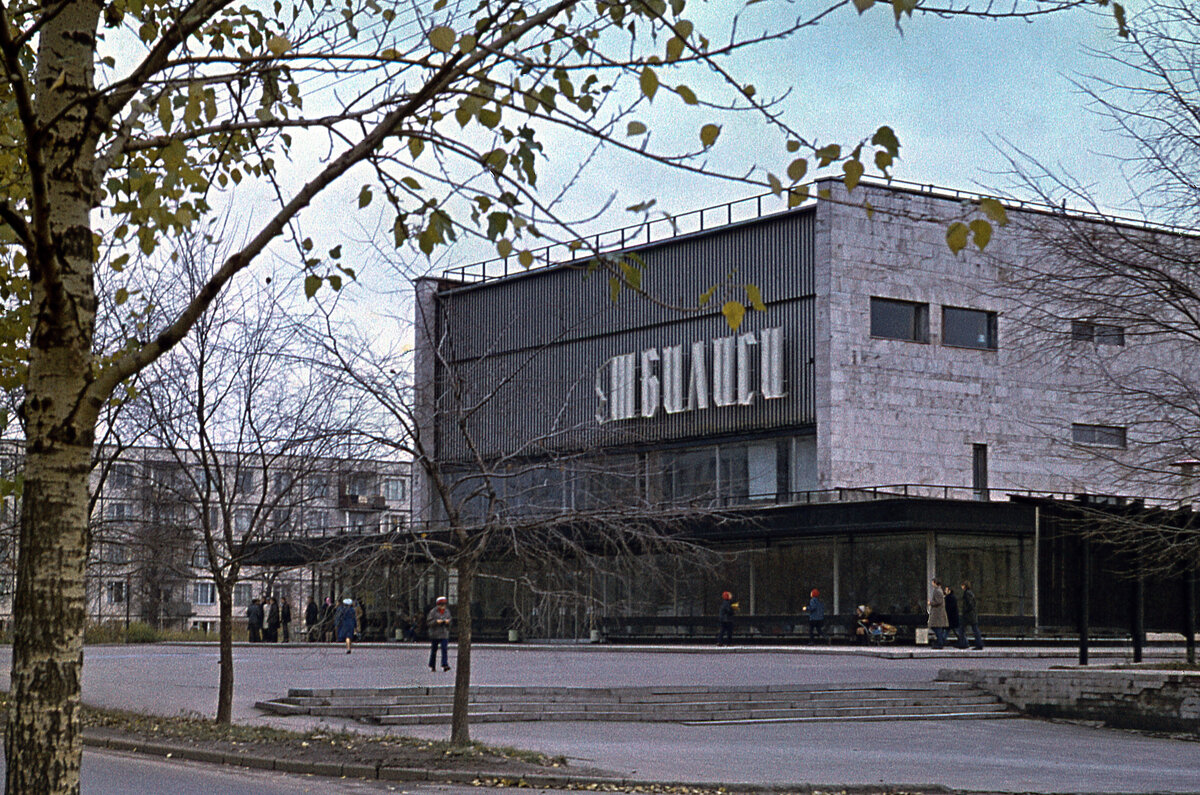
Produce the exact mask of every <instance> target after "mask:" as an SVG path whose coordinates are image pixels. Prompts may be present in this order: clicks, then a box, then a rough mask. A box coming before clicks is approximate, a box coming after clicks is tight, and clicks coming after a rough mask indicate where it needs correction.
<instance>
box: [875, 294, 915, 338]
mask: <svg viewBox="0 0 1200 795" xmlns="http://www.w3.org/2000/svg"><path fill="white" fill-rule="evenodd" d="M871 336H872V337H881V338H883V339H889V340H908V341H910V342H928V341H929V305H928V304H918V303H915V302H913V301H896V300H893V299H891V298H872V299H871Z"/></svg>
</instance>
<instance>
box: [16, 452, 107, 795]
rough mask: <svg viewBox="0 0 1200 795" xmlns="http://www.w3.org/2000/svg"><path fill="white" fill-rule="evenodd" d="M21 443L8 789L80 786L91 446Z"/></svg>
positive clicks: (58, 789) (41, 791) (53, 790)
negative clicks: (23, 447) (43, 447)
mask: <svg viewBox="0 0 1200 795" xmlns="http://www.w3.org/2000/svg"><path fill="white" fill-rule="evenodd" d="M42 443H43V440H38V439H30V440H29V441H28V443H27V445H26V461H25V490H24V494H23V500H22V510H21V531H20V532H21V540H20V552H19V558H18V563H17V591H16V595H15V597H14V602H13V626H14V632H13V660H12V684H11V692H12V698H11V701H10V704H9V714H8V727H7V732H6V734H5V743H4V753H5V756H6V758H7V765H8V775H7V779H6V784H5V792H7V793H9V795H16V793H24V794H26V795H31V794H32V793H38V795H43V794H48V793H77V792H79V755H80V752H81V750H82V745H81V744H80V743H81V738H80V734H79V682H80V676H81V673H82V669H83V625H84V618H85V616H84V611H85V610H86V601H85V598H84V580H83V572H84V559H85V553H86V536H85V534H86V528H87V505H88V494H87V473H88V470H89V468H90V465H91V446H90V444H84V445H54V444H52V443H51V444H50V445H49V446H50V447H52V448H53V449H50V450H44V451H43V450H39V449H38V448H39V447H40V445H41V444H42Z"/></svg>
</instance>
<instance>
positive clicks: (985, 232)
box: [967, 218, 992, 251]
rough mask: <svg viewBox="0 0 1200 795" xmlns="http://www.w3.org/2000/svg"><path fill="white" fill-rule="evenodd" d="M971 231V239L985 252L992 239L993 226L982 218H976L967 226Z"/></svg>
mask: <svg viewBox="0 0 1200 795" xmlns="http://www.w3.org/2000/svg"><path fill="white" fill-rule="evenodd" d="M967 226H968V227H970V229H971V238H972V239H973V240H974V241H975V245H976V246H978V247H979V250H980V251H983V250H984V249H985V248H986V247H987V244H988V243H989V242H990V241H991V239H992V225H991V224H989V223H988V222H987V221H985V220H983V219H982V218H976V219H975V220H974V221H972V222H971V223H970V224H968V225H967Z"/></svg>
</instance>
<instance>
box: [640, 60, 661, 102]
mask: <svg viewBox="0 0 1200 795" xmlns="http://www.w3.org/2000/svg"><path fill="white" fill-rule="evenodd" d="M641 84H642V93H643V94H645V95H646V98H647V99H654V95H655V94H656V93H657V92H658V75H656V74H655V73H654V70H653V69H651V68H650V67H649V66H647V67H645V68H644V69H642V76H641Z"/></svg>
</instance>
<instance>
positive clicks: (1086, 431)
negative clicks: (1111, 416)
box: [1071, 423, 1125, 447]
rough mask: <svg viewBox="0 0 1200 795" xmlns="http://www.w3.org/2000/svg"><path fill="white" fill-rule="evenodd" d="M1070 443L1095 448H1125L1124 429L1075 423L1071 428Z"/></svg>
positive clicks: (1113, 426) (1115, 426)
mask: <svg viewBox="0 0 1200 795" xmlns="http://www.w3.org/2000/svg"><path fill="white" fill-rule="evenodd" d="M1071 441H1073V442H1075V444H1086V445H1092V446H1095V447H1125V429H1124V428H1122V427H1121V426H1119V425H1086V424H1083V423H1075V424H1074V425H1072V426H1071Z"/></svg>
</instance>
